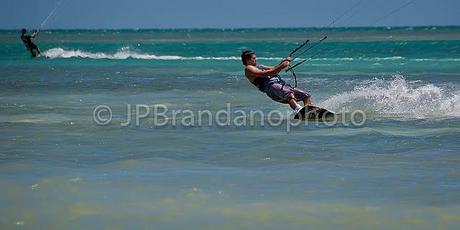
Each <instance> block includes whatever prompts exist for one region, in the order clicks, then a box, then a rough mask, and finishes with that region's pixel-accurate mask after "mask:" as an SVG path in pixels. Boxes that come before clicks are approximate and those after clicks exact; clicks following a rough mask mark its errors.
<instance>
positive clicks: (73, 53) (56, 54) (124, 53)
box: [43, 47, 460, 62]
mask: <svg viewBox="0 0 460 230" xmlns="http://www.w3.org/2000/svg"><path fill="white" fill-rule="evenodd" d="M43 54H44V56H45V57H47V58H51V59H55V58H88V59H112V60H123V59H145V60H198V61H199V60H219V61H226V60H231V61H234V60H237V61H239V60H240V59H241V57H239V56H224V57H203V56H194V57H184V56H178V55H155V54H149V53H142V52H138V51H135V50H132V49H131V48H130V47H123V48H121V49H119V50H118V51H116V52H115V53H113V54H110V53H104V52H89V51H83V50H79V49H77V50H65V49H63V48H59V47H58V48H52V49H49V50H47V51H45V52H43ZM257 59H259V60H273V61H279V60H281V59H282V57H257ZM299 60H302V59H300V58H299ZM309 60H310V61H318V62H322V61H332V62H350V61H368V62H378V61H414V62H433V61H440V62H460V58H441V59H431V58H406V57H401V56H394V57H333V58H311V59H309Z"/></svg>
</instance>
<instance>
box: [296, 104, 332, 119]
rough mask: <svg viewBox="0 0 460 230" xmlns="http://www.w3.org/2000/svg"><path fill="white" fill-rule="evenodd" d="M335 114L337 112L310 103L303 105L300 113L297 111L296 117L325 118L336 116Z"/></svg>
mask: <svg viewBox="0 0 460 230" xmlns="http://www.w3.org/2000/svg"><path fill="white" fill-rule="evenodd" d="M334 116H335V114H334V113H333V112H331V111H329V110H327V109H324V108H320V107H317V106H313V105H308V106H305V107H303V108H302V109H301V110H300V111H299V112H298V113H296V114H295V116H294V119H301V120H305V119H308V120H324V119H329V118H334Z"/></svg>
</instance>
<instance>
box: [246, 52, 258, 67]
mask: <svg viewBox="0 0 460 230" xmlns="http://www.w3.org/2000/svg"><path fill="white" fill-rule="evenodd" d="M247 64H248V65H254V66H255V65H256V55H255V54H252V55H251V57H250V58H249V59H248V61H247Z"/></svg>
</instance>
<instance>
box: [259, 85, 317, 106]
mask: <svg viewBox="0 0 460 230" xmlns="http://www.w3.org/2000/svg"><path fill="white" fill-rule="evenodd" d="M265 89H266V91H265V92H266V94H267V96H268V97H270V98H271V99H272V100H274V101H277V102H280V103H283V104H287V103H289V100H290V98H289V95H290V94H294V97H295V100H296V101H303V100H304V99H305V98H307V97H310V94H308V93H306V92H304V91H302V90H300V89H297V88H294V87H292V86H291V85H289V84H286V82H284V81H283V80H281V79H280V81H279V82H275V83H269V84H267V85H266V88H265Z"/></svg>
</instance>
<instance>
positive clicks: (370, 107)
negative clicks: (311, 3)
mask: <svg viewBox="0 0 460 230" xmlns="http://www.w3.org/2000/svg"><path fill="white" fill-rule="evenodd" d="M325 35H327V36H328V38H327V39H326V40H325V41H324V42H322V43H321V44H320V45H318V46H317V47H315V48H313V49H311V50H310V51H308V52H307V53H306V54H305V55H303V56H302V58H303V59H305V58H308V59H309V60H308V61H307V62H305V63H304V64H303V65H301V66H300V67H298V68H297V70H296V73H297V80H298V87H299V88H301V89H305V90H307V91H308V92H310V93H311V94H312V97H313V102H314V103H315V104H317V105H319V106H321V107H324V108H327V109H329V110H333V111H335V112H336V113H337V114H338V116H337V117H338V119H337V120H336V121H332V122H330V121H329V122H315V121H308V122H305V123H301V124H295V121H294V120H293V119H292V117H291V114H290V111H289V108H288V106H286V105H283V104H278V103H276V102H274V101H271V100H270V99H269V98H268V97H266V96H265V95H264V94H262V93H260V92H258V91H257V89H256V88H254V86H252V85H251V84H249V82H248V81H247V80H246V78H245V76H244V74H243V66H242V64H241V61H240V58H239V55H240V54H241V51H242V50H243V49H253V50H255V51H256V52H257V57H258V63H260V64H266V65H275V64H277V63H278V62H279V60H280V59H281V58H282V57H284V56H286V55H287V54H288V53H289V52H290V51H291V50H292V49H294V48H295V47H296V46H297V45H298V44H300V43H302V42H303V41H304V40H305V39H310V42H309V44H308V45H307V46H309V45H310V44H315V42H317V41H318V40H319V39H321V38H322V37H323V36H325ZM36 43H37V45H38V46H39V47H40V48H41V50H42V54H43V55H42V57H39V58H35V59H32V58H30V57H29V55H28V54H27V52H26V51H25V49H24V47H23V45H22V43H21V41H20V39H19V32H18V31H1V32H0V66H1V68H0V146H1V147H0V186H1V190H0V204H1V205H0V228H1V229H281V228H283V229H459V228H460V179H459V178H460V142H459V137H460V28H459V27H415V28H412V27H407V28H405V27H401V28H334V29H322V28H310V29H223V30H216V29H202V30H89V31H88V30H70V31H66V30H54V31H43V32H41V34H40V35H39V37H38V38H37V39H36ZM282 77H283V78H285V79H286V81H288V82H289V83H291V84H294V79H293V77H292V75H290V74H289V73H285V72H284V71H283V72H282ZM101 108H102V109H107V108H110V110H111V115H112V116H111V120H109V118H110V116H109V111H108V110H105V111H104V110H99V109H101ZM136 109H137V111H136ZM166 109H167V110H166ZM99 111H101V112H100V113H99ZM202 111H208V112H209V113H210V114H211V116H203V117H202V118H203V119H202V120H198V117H199V112H202ZM252 111H260V112H261V113H262V114H263V115H264V116H260V117H254V119H252V118H251V119H247V120H245V119H244V118H247V116H243V118H241V116H240V118H241V119H239V118H237V117H238V115H241V114H246V115H247V114H251V112H252ZM173 112H176V114H173ZM219 112H221V113H220V114H221V115H222V114H224V115H225V116H218V113H219ZM270 113H271V115H273V116H268V114H270ZM95 114H96V115H100V116H97V117H95V116H94V115H95ZM160 114H162V116H160V117H159V115H160ZM128 115H131V117H130V118H129V117H128ZM136 118H137V119H138V123H136ZM157 118H158V119H157ZM130 119H131V120H130ZM128 120H130V122H129V123H128V122H127V121H128ZM226 121H230V122H229V123H226ZM245 121H246V123H245ZM250 121H254V124H250ZM105 122H107V124H102V123H105ZM162 122H163V123H162ZM263 122H264V123H263ZM160 123H161V124H160ZM243 123H245V124H243ZM269 123H270V124H269ZM163 124H164V125H163Z"/></svg>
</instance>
